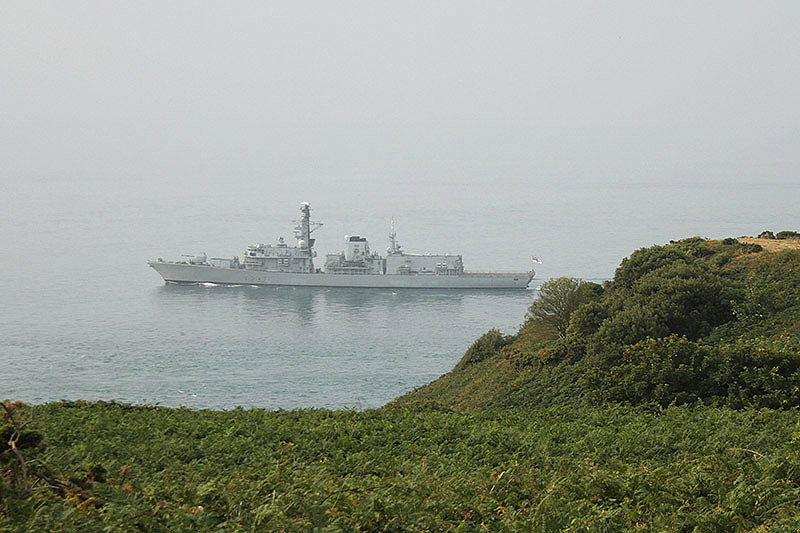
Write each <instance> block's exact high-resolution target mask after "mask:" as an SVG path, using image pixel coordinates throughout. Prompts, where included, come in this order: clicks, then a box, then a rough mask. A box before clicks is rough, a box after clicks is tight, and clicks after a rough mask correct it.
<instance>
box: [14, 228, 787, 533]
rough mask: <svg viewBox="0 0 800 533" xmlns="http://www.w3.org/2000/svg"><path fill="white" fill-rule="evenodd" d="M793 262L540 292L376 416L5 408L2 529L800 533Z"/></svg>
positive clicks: (717, 245)
mask: <svg viewBox="0 0 800 533" xmlns="http://www.w3.org/2000/svg"><path fill="white" fill-rule="evenodd" d="M799 409H800V250H792V249H788V250H784V251H781V252H778V253H773V252H769V251H765V250H762V249H761V247H760V246H759V245H758V244H753V243H740V242H739V241H738V240H736V239H725V240H722V241H706V240H703V239H699V238H692V239H686V240H683V241H680V242H677V243H672V244H670V245H667V246H656V247H652V248H647V249H642V250H638V251H636V252H634V253H633V254H632V255H631V256H630V257H629V258H627V259H625V260H624V261H623V262H622V264H621V265H620V267H619V269H617V272H616V274H615V277H614V279H613V280H612V281H610V282H608V283H606V284H605V285H604V286H602V287H601V286H599V285H596V284H591V283H586V282H582V281H580V280H572V279H559V280H553V281H550V282H548V283H546V284H545V285H543V290H542V291H541V298H539V299H538V300H536V302H534V303H533V304H532V306H531V309H530V311H529V313H528V315H527V318H526V322H525V324H524V325H523V326H522V328H521V329H520V331H519V332H517V333H516V334H515V335H503V334H502V333H500V332H499V331H497V330H492V331H489V332H488V333H486V334H485V335H483V336H482V337H481V338H479V339H478V340H476V341H475V343H474V344H473V345H472V346H471V347H470V348H469V350H467V352H466V353H465V355H464V357H463V359H462V360H461V361H460V362H459V363H458V365H456V367H455V368H454V369H453V371H452V372H450V373H448V374H446V375H444V376H442V377H441V378H440V379H438V380H436V381H435V382H433V383H431V384H429V385H427V386H425V387H421V388H419V389H417V390H415V391H414V392H412V393H409V394H408V395H406V396H404V397H401V398H399V399H397V400H395V401H393V402H391V403H390V404H389V405H387V406H385V407H384V408H382V409H377V410H367V411H361V412H356V411H350V410H338V411H329V410H298V411H288V412H287V411H278V412H269V411H264V410H260V409H249V410H243V409H235V410H232V411H227V412H215V411H194V410H189V409H166V408H161V407H159V406H157V405H156V406H152V405H149V406H138V407H137V406H130V405H123V404H118V403H113V402H111V403H104V402H99V403H87V402H61V403H51V404H45V405H36V406H23V405H21V404H19V403H11V402H6V403H4V404H3V405H2V411H3V422H0V532H2V531H9V532H10V531H37V532H38V531H81V532H83V531H90V532H91V531H192V530H198V531H315V530H325V531H437V530H441V531H481V530H487V531H559V530H561V531H732V530H752V531H768V530H769V531H796V530H798V529H800V508H799V507H798V505H800V410H799Z"/></svg>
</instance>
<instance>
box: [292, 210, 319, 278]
mask: <svg viewBox="0 0 800 533" xmlns="http://www.w3.org/2000/svg"><path fill="white" fill-rule="evenodd" d="M300 212H301V213H302V214H303V217H302V218H301V219H300V220H295V221H294V222H295V223H296V224H297V225H296V226H295V227H294V236H295V238H296V239H297V246H298V247H299V248H303V249H306V250H308V264H309V267H308V271H309V272H311V273H312V274H313V273H314V256H315V255H316V253H315V252H314V241H315V239H312V238H311V232H313V231H315V230H317V229H319V228H320V227H321V226H322V222H312V221H311V204H310V203H308V202H303V203H301V204H300Z"/></svg>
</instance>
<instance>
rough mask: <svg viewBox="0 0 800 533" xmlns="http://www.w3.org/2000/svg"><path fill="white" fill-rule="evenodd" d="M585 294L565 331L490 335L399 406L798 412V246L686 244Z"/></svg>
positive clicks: (543, 328) (639, 256)
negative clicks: (704, 407)
mask: <svg viewBox="0 0 800 533" xmlns="http://www.w3.org/2000/svg"><path fill="white" fill-rule="evenodd" d="M758 242H765V244H766V243H769V244H770V250H772V251H768V250H767V249H765V248H764V247H762V246H761V245H760V244H758ZM775 243H779V244H775ZM585 285H587V286H589V285H593V284H585ZM588 289H590V290H589V291H588V292H587V296H586V298H585V300H586V301H585V303H583V305H581V306H579V307H578V308H577V309H576V310H575V311H574V312H573V313H572V314H571V315H570V318H569V322H568V325H569V326H568V328H566V332H565V333H563V334H559V332H558V331H556V330H555V329H554V328H553V327H550V326H549V324H548V323H546V321H544V320H540V319H537V318H536V317H529V319H528V320H527V321H526V323H525V324H524V325H523V327H522V328H521V329H520V331H519V332H518V333H517V334H516V335H512V336H509V337H503V336H502V335H500V334H499V333H498V332H497V331H490V332H488V333H487V334H486V335H484V336H483V337H481V339H479V340H478V341H476V342H475V344H474V345H473V346H472V347H471V348H470V349H469V350H468V351H467V353H466V354H465V355H464V358H463V359H462V361H461V362H460V363H459V364H458V365H457V366H456V367H455V368H454V370H453V371H452V372H450V373H448V374H445V375H444V376H442V377H441V378H439V379H438V380H436V381H434V382H433V383H431V384H429V385H427V386H425V387H421V388H419V389H417V390H415V391H413V392H412V393H409V394H407V395H406V396H404V397H401V398H399V399H398V400H396V403H397V404H399V405H405V406H417V407H420V406H434V407H444V408H448V409H456V410H469V409H478V408H484V407H488V406H494V407H504V408H520V407H523V408H534V407H540V406H549V405H587V404H588V405H602V404H604V403H616V402H622V403H628V404H633V405H638V404H651V403H654V404H657V405H660V406H667V405H670V404H673V403H674V404H678V405H681V404H687V403H695V402H703V403H706V404H711V405H721V406H722V405H724V406H729V407H734V408H740V407H744V406H753V407H771V408H785V407H793V406H799V405H800V387H799V386H800V357H799V356H798V354H800V242H798V241H796V240H784V241H778V240H775V241H773V240H767V239H758V240H755V239H750V240H749V242H740V241H739V240H736V239H725V240H721V241H710V240H704V239H701V238H698V237H695V238H691V239H685V240H682V241H679V242H674V243H671V244H669V245H666V246H655V247H652V248H646V249H642V250H638V251H636V252H635V253H633V254H632V255H631V256H630V257H629V258H626V259H625V260H624V261H623V262H622V264H621V265H620V267H619V268H618V269H617V271H616V273H615V276H614V279H613V280H612V281H611V282H609V283H606V284H605V286H603V287H600V286H593V287H588ZM588 289H587V290H588Z"/></svg>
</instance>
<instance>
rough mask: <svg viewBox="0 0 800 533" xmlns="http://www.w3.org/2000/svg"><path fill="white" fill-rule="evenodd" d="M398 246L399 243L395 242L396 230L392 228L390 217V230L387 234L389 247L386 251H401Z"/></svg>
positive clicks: (396, 252) (391, 252)
mask: <svg viewBox="0 0 800 533" xmlns="http://www.w3.org/2000/svg"><path fill="white" fill-rule="evenodd" d="M400 248H401V246H400V243H399V242H397V232H396V231H395V230H394V218H392V232H391V233H390V234H389V248H388V249H387V250H386V251H387V252H389V253H390V254H399V253H401V250H400Z"/></svg>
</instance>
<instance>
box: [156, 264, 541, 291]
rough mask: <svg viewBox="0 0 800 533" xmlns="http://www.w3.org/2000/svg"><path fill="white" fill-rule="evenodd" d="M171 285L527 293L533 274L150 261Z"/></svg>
mask: <svg viewBox="0 0 800 533" xmlns="http://www.w3.org/2000/svg"><path fill="white" fill-rule="evenodd" d="M148 264H149V265H150V266H151V267H153V269H154V270H155V271H156V272H158V273H159V274H160V275H161V277H162V278H164V281H166V282H168V283H216V284H221V285H273V286H275V285H277V286H292V287H363V288H377V289H381V288H382V289H526V288H527V287H528V284H529V283H530V281H531V279H532V278H533V273H532V272H514V273H488V272H486V273H484V272H474V273H464V274H461V275H458V276H440V275H435V274H416V275H415V274H408V275H402V274H394V275H393V274H384V275H379V274H372V275H370V274H327V273H315V274H312V273H301V272H297V273H296V272H272V271H259V270H246V269H237V268H220V267H215V266H210V265H196V264H190V263H174V262H169V261H148Z"/></svg>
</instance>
